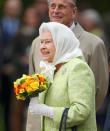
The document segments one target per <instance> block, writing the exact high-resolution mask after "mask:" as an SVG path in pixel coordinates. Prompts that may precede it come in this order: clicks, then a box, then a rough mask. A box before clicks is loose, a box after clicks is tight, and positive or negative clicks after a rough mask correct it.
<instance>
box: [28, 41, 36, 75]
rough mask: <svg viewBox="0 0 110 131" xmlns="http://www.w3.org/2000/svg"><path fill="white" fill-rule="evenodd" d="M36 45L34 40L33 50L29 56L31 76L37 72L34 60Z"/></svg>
mask: <svg viewBox="0 0 110 131" xmlns="http://www.w3.org/2000/svg"><path fill="white" fill-rule="evenodd" d="M35 43H36V42H35V40H33V42H32V46H31V49H30V54H29V74H33V73H34V72H35V67H34V60H33V53H34V48H35Z"/></svg>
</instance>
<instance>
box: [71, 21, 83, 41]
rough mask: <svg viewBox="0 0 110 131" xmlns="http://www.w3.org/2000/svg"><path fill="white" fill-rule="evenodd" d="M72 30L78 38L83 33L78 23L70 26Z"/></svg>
mask: <svg viewBox="0 0 110 131" xmlns="http://www.w3.org/2000/svg"><path fill="white" fill-rule="evenodd" d="M72 31H73V32H74V33H75V36H76V37H77V38H79V37H80V36H81V34H82V33H83V31H84V29H83V28H82V27H81V25H80V24H79V23H75V27H74V28H72Z"/></svg>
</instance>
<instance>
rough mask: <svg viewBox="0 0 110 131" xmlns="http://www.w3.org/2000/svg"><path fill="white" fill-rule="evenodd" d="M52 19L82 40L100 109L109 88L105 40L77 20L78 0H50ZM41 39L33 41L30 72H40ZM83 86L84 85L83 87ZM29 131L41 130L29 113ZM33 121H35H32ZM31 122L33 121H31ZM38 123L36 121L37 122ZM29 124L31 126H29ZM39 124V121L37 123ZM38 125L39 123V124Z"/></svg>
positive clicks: (81, 46)
mask: <svg viewBox="0 0 110 131" xmlns="http://www.w3.org/2000/svg"><path fill="white" fill-rule="evenodd" d="M48 4H49V17H50V21H55V22H59V23H62V24H65V25H67V26H68V27H69V28H70V29H71V30H72V31H73V32H74V33H75V35H76V37H77V38H78V39H79V41H80V48H81V49H82V51H83V54H84V57H85V60H86V61H87V63H88V64H89V66H90V67H91V69H92V71H93V73H94V76H95V80H96V110H98V109H99V108H100V107H101V105H102V103H103V100H104V98H105V96H106V93H107V88H108V62H107V54H106V49H105V46H104V43H103V41H102V40H101V39H100V38H99V37H97V36H95V35H93V34H91V33H89V32H86V31H85V30H84V29H83V28H82V27H81V26H80V25H79V24H78V23H77V21H76V14H77V6H76V0H48ZM39 45H40V40H39V37H38V38H36V39H35V40H34V41H33V43H32V48H31V52H30V59H29V60H30V62H29V72H30V74H32V73H36V72H40V69H39V62H40V60H41V59H42V58H41V55H40V51H39ZM82 88H83V87H82ZM29 117H30V120H29V119H28V122H27V131H30V130H31V128H32V130H33V131H34V130H36V131H39V130H40V129H37V127H36V129H34V128H33V127H34V126H35V125H34V126H33V125H32V124H34V122H35V121H36V118H35V119H34V118H31V116H30V114H28V118H29ZM32 121H33V123H32ZM30 122H31V123H30ZM35 123H36V122H35ZM28 124H29V126H28ZM36 125H37V123H36ZM37 126H38V125H37Z"/></svg>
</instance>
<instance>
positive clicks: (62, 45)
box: [39, 22, 83, 79]
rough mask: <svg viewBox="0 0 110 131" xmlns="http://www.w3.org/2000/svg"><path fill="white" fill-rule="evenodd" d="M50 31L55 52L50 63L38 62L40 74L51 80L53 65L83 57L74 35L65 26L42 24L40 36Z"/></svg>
mask: <svg viewBox="0 0 110 131" xmlns="http://www.w3.org/2000/svg"><path fill="white" fill-rule="evenodd" d="M45 31H50V33H51V35H52V38H53V42H54V44H55V48H56V52H55V56H54V59H53V62H52V63H48V64H47V63H45V62H44V61H41V62H40V67H41V73H44V74H46V75H47V76H49V77H50V78H51V79H53V75H54V70H55V65H57V64H59V63H64V62H68V61H69V60H71V59H73V58H75V57H78V56H83V54H82V51H81V49H79V45H80V42H79V40H78V39H77V38H76V37H75V35H74V33H73V32H72V31H71V30H70V29H69V28H68V27H67V26H65V25H63V24H60V23H57V22H48V23H42V24H41V26H40V29H39V34H40V36H41V35H42V33H43V32H45Z"/></svg>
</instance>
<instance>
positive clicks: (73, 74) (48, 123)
mask: <svg viewBox="0 0 110 131" xmlns="http://www.w3.org/2000/svg"><path fill="white" fill-rule="evenodd" d="M39 33H40V40H41V45H40V52H41V54H42V58H43V61H41V62H40V67H41V73H43V74H45V75H47V76H48V77H49V78H50V80H51V81H52V84H51V85H50V87H49V88H48V89H47V90H46V91H44V92H42V93H40V94H39V101H40V103H35V102H34V103H30V105H29V111H30V112H31V113H32V114H33V115H40V116H43V117H42V131H58V130H59V126H60V121H61V118H62V114H63V111H64V109H65V108H69V111H68V114H67V124H66V125H67V129H66V130H67V131H71V130H72V129H71V128H72V127H74V126H76V130H77V131H97V129H96V118H95V117H96V116H95V80H94V76H93V73H92V71H91V69H90V68H89V66H88V65H87V64H86V62H85V61H84V59H83V54H82V51H81V50H80V49H79V41H78V40H77V38H76V37H75V35H74V34H73V32H72V31H71V30H70V29H69V28H68V27H66V26H65V25H62V24H60V23H56V22H49V23H43V24H42V25H41V27H40V30H39Z"/></svg>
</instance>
